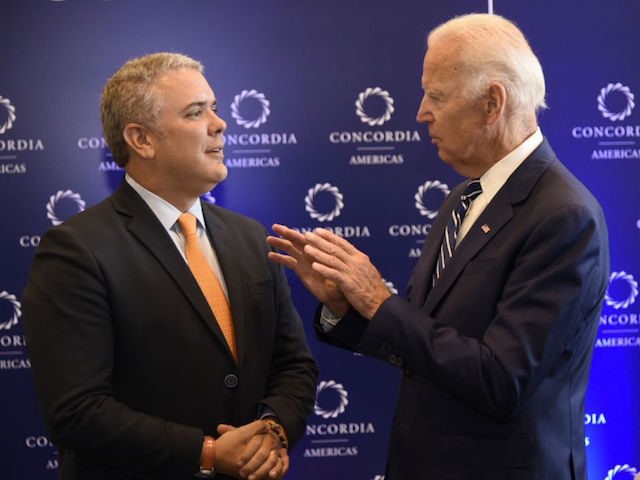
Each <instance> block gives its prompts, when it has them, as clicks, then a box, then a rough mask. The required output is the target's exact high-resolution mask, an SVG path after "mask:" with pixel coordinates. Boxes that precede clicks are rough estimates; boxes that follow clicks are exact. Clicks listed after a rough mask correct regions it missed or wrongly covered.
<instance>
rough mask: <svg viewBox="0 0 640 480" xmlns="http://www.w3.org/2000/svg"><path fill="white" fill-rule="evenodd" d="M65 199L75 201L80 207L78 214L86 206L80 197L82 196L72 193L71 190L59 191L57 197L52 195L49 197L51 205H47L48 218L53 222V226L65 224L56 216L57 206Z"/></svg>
mask: <svg viewBox="0 0 640 480" xmlns="http://www.w3.org/2000/svg"><path fill="white" fill-rule="evenodd" d="M63 198H68V199H70V200H73V201H74V202H75V203H76V205H77V206H78V212H81V211H83V210H84V207H85V205H86V204H85V202H84V200H82V198H81V197H80V194H78V193H75V192H72V191H71V190H64V191H63V190H58V192H57V193H56V194H55V195H51V196H50V197H49V203H47V218H48V219H49V220H51V223H52V224H53V225H60V224H61V223H62V222H63V220H60V219H59V218H58V217H57V216H56V212H55V207H56V204H57V203H58V202H59V201H60V200H62V199H63Z"/></svg>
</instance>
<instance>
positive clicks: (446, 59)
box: [422, 42, 461, 86]
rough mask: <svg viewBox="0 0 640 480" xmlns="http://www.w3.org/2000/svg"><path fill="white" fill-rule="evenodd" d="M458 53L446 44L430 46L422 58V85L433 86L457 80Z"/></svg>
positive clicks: (458, 72) (458, 74) (459, 70)
mask: <svg viewBox="0 0 640 480" xmlns="http://www.w3.org/2000/svg"><path fill="white" fill-rule="evenodd" d="M458 58H459V53H458V52H457V49H456V48H453V46H452V45H450V44H449V43H448V42H438V43H435V44H434V45H432V46H430V47H429V49H428V50H427V53H426V54H425V56H424V61H423V69H422V84H423V86H424V85H428V86H434V85H436V84H444V83H449V82H452V81H455V80H457V79H459V77H460V75H461V69H460V64H459V61H458Z"/></svg>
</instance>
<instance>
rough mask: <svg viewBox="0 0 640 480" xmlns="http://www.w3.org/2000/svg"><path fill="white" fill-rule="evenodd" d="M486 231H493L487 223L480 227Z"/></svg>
mask: <svg viewBox="0 0 640 480" xmlns="http://www.w3.org/2000/svg"><path fill="white" fill-rule="evenodd" d="M480 228H481V229H482V231H483V232H484V233H489V232H490V231H491V227H490V226H489V225H487V224H486V223H485V224H484V225H482V226H481V227H480Z"/></svg>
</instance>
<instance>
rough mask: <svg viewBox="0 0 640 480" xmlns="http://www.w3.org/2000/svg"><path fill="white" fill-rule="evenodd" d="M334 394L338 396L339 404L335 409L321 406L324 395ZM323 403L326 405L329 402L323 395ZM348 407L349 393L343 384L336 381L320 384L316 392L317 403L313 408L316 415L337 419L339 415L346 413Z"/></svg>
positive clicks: (337, 403)
mask: <svg viewBox="0 0 640 480" xmlns="http://www.w3.org/2000/svg"><path fill="white" fill-rule="evenodd" d="M323 392H324V393H327V392H333V393H334V394H337V402H334V403H336V405H335V406H334V407H333V408H328V407H326V406H321V405H320V396H321V394H322V393H323ZM322 396H323V397H324V398H323V401H322V404H323V405H325V404H326V403H329V402H327V399H326V396H327V395H322ZM347 405H349V393H347V391H346V390H345V388H344V386H343V385H342V384H341V383H337V382H336V381H335V380H329V381H326V382H325V381H322V382H320V383H319V384H318V389H317V390H316V403H315V405H314V406H313V411H314V412H315V414H316V415H318V416H320V417H322V418H336V417H337V416H338V415H340V414H342V413H344V412H345V411H346V409H347Z"/></svg>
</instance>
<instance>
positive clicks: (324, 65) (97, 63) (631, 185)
mask: <svg viewBox="0 0 640 480" xmlns="http://www.w3.org/2000/svg"><path fill="white" fill-rule="evenodd" d="M488 8H491V7H490V5H489V4H487V2H486V1H485V0H432V1H430V2H426V1H418V0H411V1H403V2H389V1H388V0H367V1H351V2H345V1H339V0H327V1H324V2H312V1H304V0H302V1H295V2H294V1H282V0H281V1H278V0H272V1H258V0H252V1H249V0H247V1H244V2H237V1H232V0H217V1H213V0H209V1H206V0H183V1H180V2H176V1H174V2H171V1H151V0H137V1H135V2H132V1H129V2H125V1H122V0H110V1H108V0H84V1H82V2H81V1H78V0H75V1H74V0H67V1H65V0H59V1H53V0H3V1H2V3H1V4H0V32H2V49H1V50H0V215H1V218H2V225H3V227H2V232H1V233H0V252H1V253H0V255H1V258H2V263H1V267H2V268H0V445H1V448H0V478H2V479H7V480H14V479H53V478H55V477H56V470H57V456H56V449H55V447H54V446H53V445H51V443H50V442H49V440H48V438H47V434H46V432H45V431H44V429H43V425H42V421H41V417H40V413H39V411H38V407H37V404H36V401H35V397H34V391H33V387H32V383H31V377H30V369H29V368H30V365H29V360H28V358H27V355H26V348H25V341H24V336H23V325H22V318H21V306H20V297H21V294H22V291H23V289H24V285H25V281H26V278H27V274H28V271H29V267H30V264H31V258H32V256H33V253H34V249H35V247H36V246H37V245H38V242H39V239H40V236H41V235H42V234H43V232H44V231H45V230H46V229H47V228H49V227H50V226H51V225H52V224H55V223H57V222H62V221H64V220H65V219H67V218H68V217H69V216H71V215H72V214H74V213H76V212H78V211H80V210H82V209H84V208H85V207H87V206H90V205H93V204H95V203H97V202H98V201H100V200H101V199H103V198H104V197H106V196H107V195H108V194H109V193H110V192H111V191H112V190H113V189H114V187H115V185H117V184H118V183H119V181H120V178H121V177H122V171H120V170H119V169H117V168H116V167H115V164H114V163H113V161H112V159H111V156H110V153H109V152H108V150H107V149H106V148H105V145H104V141H103V139H102V132H101V126H100V123H99V115H98V107H99V98H100V91H101V89H102V86H103V85H104V82H105V80H106V79H107V77H109V76H110V75H111V74H112V73H113V72H114V71H115V70H116V69H117V68H118V67H119V66H120V65H121V64H122V63H123V62H124V61H125V60H127V59H129V58H131V57H134V56H139V55H142V54H145V53H150V52H155V51H161V50H170V51H179V52H183V53H186V54H188V55H190V56H192V57H194V58H197V59H199V60H201V61H202V62H203V63H204V64H205V65H206V72H205V73H206V76H207V78H208V80H209V81H210V83H211V85H212V87H213V89H214V91H215V93H216V96H217V98H218V103H219V106H220V114H221V116H222V117H223V118H224V119H225V120H226V121H227V122H228V132H227V133H228V135H227V146H226V148H225V153H226V155H227V160H226V161H227V164H228V166H229V171H230V173H229V178H228V179H227V181H226V182H224V183H223V184H222V185H221V186H219V187H218V188H216V189H215V190H214V191H213V192H212V194H211V197H210V199H209V200H210V201H215V202H217V203H218V204H221V205H223V206H226V207H228V208H231V209H233V210H236V211H239V212H242V213H245V214H248V215H250V216H252V217H254V218H256V219H258V220H259V221H261V222H262V223H263V224H265V225H266V226H269V225H271V224H272V223H273V222H275V221H278V222H282V223H286V224H289V225H292V226H295V227H297V228H299V229H311V228H314V227H316V226H324V227H328V228H331V229H333V230H334V231H335V232H337V233H339V234H340V235H343V236H345V237H346V238H348V239H349V240H350V241H352V242H353V243H355V244H356V245H357V246H358V247H359V248H361V249H363V250H365V251H366V252H367V253H369V254H370V256H371V257H372V259H373V261H374V263H375V264H376V265H377V266H378V267H379V269H380V271H381V272H382V273H383V276H384V277H385V279H386V280H387V281H388V282H389V287H390V288H393V289H396V290H399V291H400V292H402V290H403V289H404V286H405V282H406V280H407V279H408V276H409V273H410V271H411V269H412V267H413V265H414V264H415V262H416V260H417V257H418V255H419V251H420V248H421V246H422V243H423V241H424V238H425V236H426V235H428V233H429V229H430V225H431V221H432V219H433V216H434V215H435V213H437V210H438V207H439V205H440V202H441V201H442V199H443V197H444V195H445V194H446V193H447V192H448V190H449V187H451V186H453V185H455V184H457V183H458V182H459V181H460V178H458V177H457V176H456V174H455V173H453V172H452V171H451V170H450V169H449V168H448V167H446V166H444V165H442V163H441V162H440V160H439V159H438V157H437V155H436V152H435V149H434V148H433V147H432V146H431V145H430V144H429V142H428V137H427V132H426V129H425V128H424V127H423V126H419V125H418V124H416V122H415V113H416V110H417V107H418V103H419V101H420V98H421V87H420V75H421V68H422V57H423V55H424V51H425V47H424V44H425V36H426V34H427V32H428V31H429V30H430V29H431V28H432V27H434V26H435V25H437V24H439V23H441V22H442V21H445V20H446V19H448V18H450V17H451V16H453V15H456V14H462V13H468V12H472V11H476V12H482V11H487V9H488ZM493 8H494V9H495V12H496V13H500V14H502V15H504V16H506V17H508V18H510V19H512V20H514V21H515V22H516V23H517V24H518V25H519V26H520V27H521V28H522V29H523V31H524V32H525V34H526V35H527V36H528V38H529V40H530V41H531V44H532V46H533V48H534V50H535V51H536V53H537V54H538V56H539V58H540V60H541V62H542V65H543V68H544V70H545V73H546V78H547V85H548V104H549V106H550V109H549V110H548V111H545V112H544V113H543V114H542V115H541V118H540V124H541V126H542V130H543V133H544V134H545V135H546V136H547V137H548V138H549V139H550V141H551V144H552V145H553V147H554V149H555V150H556V153H557V154H558V156H559V157H560V159H561V160H562V161H563V162H564V163H565V164H566V165H567V166H568V167H569V169H570V170H572V171H573V172H574V173H575V174H576V175H577V176H578V177H579V178H580V179H581V180H582V181H583V182H584V183H585V184H586V185H587V186H588V187H589V188H590V189H591V190H592V191H593V192H594V194H595V195H596V196H597V197H598V198H599V200H600V202H601V203H602V205H603V207H604V210H605V213H606V215H607V219H608V223H609V229H610V236H611V246H612V252H611V255H612V275H611V281H610V286H609V290H608V294H607V299H606V304H605V307H604V310H603V314H602V318H601V328H600V333H599V336H598V340H597V345H596V351H595V355H594V364H593V370H592V381H591V385H590V389H589V394H588V400H587V414H586V416H585V424H586V433H587V438H586V439H585V441H586V443H587V445H588V447H587V452H588V460H589V475H590V478H591V479H596V480H613V479H618V480H620V479H630V478H633V476H634V475H635V474H636V473H637V469H640V439H638V433H639V432H640V406H639V405H638V397H639V394H640V385H639V374H638V369H637V368H636V366H637V365H638V361H639V360H640V324H639V321H638V316H639V313H640V302H636V297H637V294H638V287H637V280H636V278H635V277H638V276H640V259H639V258H638V256H637V255H636V249H637V245H638V240H639V237H640V204H639V202H637V201H636V200H635V199H636V195H637V190H636V183H637V181H638V179H639V178H640V175H639V174H640V146H638V143H637V142H638V138H639V137H640V113H639V110H640V109H636V108H635V102H636V98H635V95H637V94H638V93H640V63H639V62H638V60H637V58H638V56H637V48H638V47H637V46H638V45H639V44H640V29H639V28H638V25H640V8H638V4H637V1H636V0H609V1H607V2H602V1H600V0H583V1H579V2H578V1H564V2H558V1H557V0H538V1H536V2H531V1H525V0H497V1H495V2H493ZM290 283H291V286H292V289H293V293H294V300H295V303H296V305H297V307H298V308H299V311H300V313H301V315H302V317H303V319H304V320H305V324H306V325H305V326H306V328H307V332H308V333H307V334H308V338H309V342H310V344H311V347H312V349H313V352H314V354H315V355H316V357H317V359H318V361H319V364H320V366H321V376H320V383H319V385H318V396H317V402H316V407H315V412H314V414H313V415H312V416H311V418H310V419H309V427H308V429H307V435H306V436H305V438H304V439H303V440H302V442H301V444H300V445H299V446H298V447H297V448H296V450H295V451H294V452H293V454H292V468H291V473H290V475H289V478H292V479H314V478H318V479H319V478H345V479H353V480H360V479H362V480H374V479H375V480H380V479H381V478H382V474H383V472H384V464H385V455H384V452H385V450H386V442H387V434H388V430H389V425H390V417H391V412H392V408H393V404H394V402H395V393H396V387H397V383H398V379H399V376H398V373H397V372H396V371H394V370H392V369H391V368H390V367H388V366H386V365H383V364H382V363H380V362H377V361H374V360H371V359H367V358H364V357H361V356H356V355H353V354H350V353H348V352H344V351H339V350H337V349H333V348H331V347H328V346H325V345H322V344H319V343H317V342H316V341H315V338H314V337H313V334H312V333H311V328H309V323H310V317H311V315H312V312H313V310H314V308H315V302H314V300H313V299H312V298H311V297H310V295H309V294H308V293H307V292H306V291H305V290H304V289H303V288H302V287H301V285H300V284H299V282H298V281H297V280H296V279H295V278H293V277H290ZM424 408H425V409H428V408H429V406H428V405H425V407H424Z"/></svg>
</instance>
